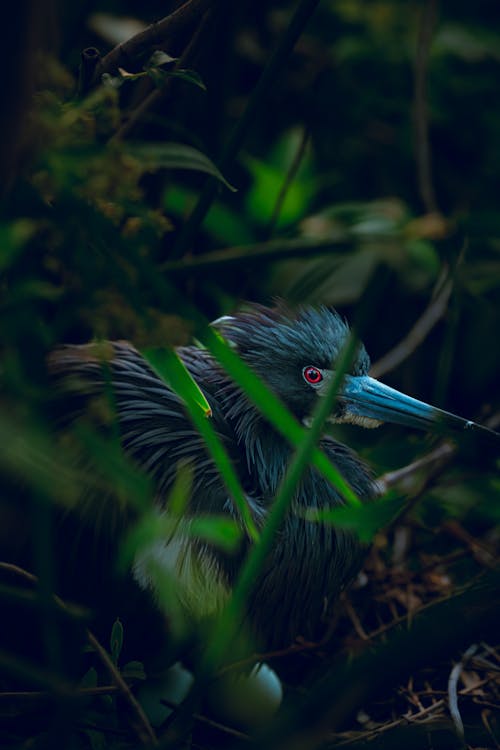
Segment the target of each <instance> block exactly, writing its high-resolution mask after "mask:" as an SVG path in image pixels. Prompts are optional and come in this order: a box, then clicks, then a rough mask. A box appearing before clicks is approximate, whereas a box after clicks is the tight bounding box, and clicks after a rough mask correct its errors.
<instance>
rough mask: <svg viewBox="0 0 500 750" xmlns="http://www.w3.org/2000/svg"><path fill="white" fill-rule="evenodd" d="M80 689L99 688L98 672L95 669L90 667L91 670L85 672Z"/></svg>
mask: <svg viewBox="0 0 500 750" xmlns="http://www.w3.org/2000/svg"><path fill="white" fill-rule="evenodd" d="M80 687H81V688H95V687H97V671H96V669H95V667H90V669H88V670H87V671H86V672H85V674H84V675H83V677H82V679H81V680H80Z"/></svg>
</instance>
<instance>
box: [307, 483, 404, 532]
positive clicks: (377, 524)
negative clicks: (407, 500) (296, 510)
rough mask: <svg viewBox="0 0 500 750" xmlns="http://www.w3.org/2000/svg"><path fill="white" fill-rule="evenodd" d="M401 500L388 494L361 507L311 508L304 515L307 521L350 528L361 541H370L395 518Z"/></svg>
mask: <svg viewBox="0 0 500 750" xmlns="http://www.w3.org/2000/svg"><path fill="white" fill-rule="evenodd" d="M402 507H403V500H402V499H401V497H395V496H394V495H393V494H391V495H388V496H387V497H385V498H383V499H382V500H374V501H373V502H371V503H367V504H365V505H363V506H361V507H358V508H355V507H352V506H350V507H347V506H343V507H337V508H325V509H321V510H318V509H316V508H311V509H309V510H307V511H306V513H305V517H306V518H307V519H308V520H309V521H316V522H318V523H327V524H331V525H332V526H339V527H340V528H344V529H352V530H353V531H355V532H356V534H357V535H358V536H359V538H360V539H361V541H362V542H367V543H368V542H371V541H372V539H373V537H374V536H375V534H376V533H377V531H379V530H380V529H382V528H383V527H384V526H387V524H388V523H389V522H390V521H392V520H393V518H395V517H396V516H397V515H398V513H400V512H401V509H402Z"/></svg>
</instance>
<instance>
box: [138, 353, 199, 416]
mask: <svg viewBox="0 0 500 750" xmlns="http://www.w3.org/2000/svg"><path fill="white" fill-rule="evenodd" d="M141 354H142V355H143V357H144V358H145V359H146V360H147V361H148V362H149V364H150V365H151V367H152V368H153V370H154V371H155V372H156V374H157V375H159V377H160V378H161V379H162V380H163V381H165V383H167V385H169V386H170V387H171V388H173V390H174V391H176V392H177V393H179V395H181V394H182V396H183V398H186V399H187V400H189V401H190V402H193V403H195V404H196V405H197V406H198V407H199V408H200V409H201V411H202V413H203V415H204V416H205V417H211V416H212V409H211V408H210V404H209V403H208V401H207V399H206V398H205V394H204V393H203V391H202V390H201V388H200V386H199V385H198V383H197V382H196V380H194V378H193V377H192V376H191V375H190V373H189V370H188V369H187V368H186V366H185V364H184V362H183V361H182V359H181V358H180V357H179V355H178V354H177V353H176V352H175V351H174V350H173V349H165V348H160V347H158V348H154V349H153V348H151V349H143V350H142V352H141Z"/></svg>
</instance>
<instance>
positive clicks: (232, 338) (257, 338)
mask: <svg viewBox="0 0 500 750" xmlns="http://www.w3.org/2000/svg"><path fill="white" fill-rule="evenodd" d="M212 325H213V326H214V327H216V328H217V329H218V330H219V331H220V332H221V333H222V335H223V337H224V338H225V339H226V340H227V341H228V342H229V343H230V344H231V345H232V346H233V347H234V348H235V349H236V351H237V352H238V354H239V355H240V356H241V357H242V358H243V359H244V360H245V361H246V362H247V364H248V365H250V367H251V368H252V369H253V370H254V371H255V372H256V373H257V375H259V377H261V378H262V380H264V382H266V383H267V385H268V386H269V387H270V388H271V389H272V390H273V391H274V393H276V395H278V396H279V397H280V398H281V400H282V401H283V402H284V403H285V404H286V405H287V407H288V408H289V409H290V411H292V412H293V413H294V414H295V415H296V416H297V417H298V418H299V419H300V420H302V421H305V422H307V419H308V418H309V417H310V415H311V414H312V412H313V411H314V408H315V405H316V402H317V400H318V398H321V397H322V396H323V395H324V394H325V392H326V390H327V389H328V386H329V384H330V383H331V381H332V378H333V377H334V375H335V368H336V364H337V362H338V360H339V357H340V355H341V352H342V351H343V348H344V346H345V345H346V343H347V340H348V338H349V335H350V331H349V327H348V326H347V324H346V323H345V322H344V321H343V320H342V318H341V317H340V316H339V315H338V313H337V312H335V311H334V310H331V309H329V308H327V307H304V308H301V309H299V310H298V311H297V312H292V311H290V310H289V309H288V308H287V307H285V306H284V305H278V306H277V307H275V308H268V307H264V306H261V305H252V306H250V307H248V308H246V309H245V310H244V311H242V312H239V313H238V314H236V315H234V316H225V317H222V318H219V319H218V320H216V321H214V323H213V324H212ZM369 369H370V358H369V356H368V354H367V352H366V349H365V347H364V346H363V344H359V346H358V349H357V353H356V355H355V357H354V359H353V361H352V364H351V366H350V368H349V370H348V372H347V373H346V374H345V376H344V378H343V382H342V385H341V388H340V390H339V393H338V397H337V402H336V405H335V407H334V411H333V413H332V415H331V421H332V422H348V423H352V424H358V425H362V426H363V427H377V426H378V425H380V424H381V423H382V422H393V423H396V424H402V425H406V426H409V427H417V428H420V429H433V430H436V429H438V430H439V429H441V431H450V430H454V431H457V430H458V431H463V430H466V431H471V430H476V431H479V432H481V433H482V434H484V435H485V436H487V437H490V438H492V439H493V440H495V441H498V440H499V438H500V436H499V435H498V433H496V432H493V431H492V430H489V429H488V428H486V427H482V426H481V425H477V424H476V423H475V422H471V421H469V420H465V419H462V418H461V417H458V416H456V415H454V414H451V413H450V412H446V411H443V410H441V409H437V408H435V407H433V406H430V405H429V404H426V403H424V402H422V401H418V400H417V399H414V398H411V397H410V396H406V395H405V394H403V393H400V392H399V391H396V390H395V389H394V388H390V387H389V386H386V385H384V384H383V383H380V382H379V381H378V380H375V379H374V378H371V377H370V376H369V375H368V371H369Z"/></svg>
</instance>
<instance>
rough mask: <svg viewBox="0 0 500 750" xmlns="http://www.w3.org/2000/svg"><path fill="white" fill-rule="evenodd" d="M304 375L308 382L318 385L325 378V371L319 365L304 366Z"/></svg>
mask: <svg viewBox="0 0 500 750" xmlns="http://www.w3.org/2000/svg"><path fill="white" fill-rule="evenodd" d="M302 375H303V376H304V380H305V381H306V383H310V385H318V384H319V383H321V381H322V380H323V373H322V372H321V370H318V368H317V367H304V369H303V370H302Z"/></svg>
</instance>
